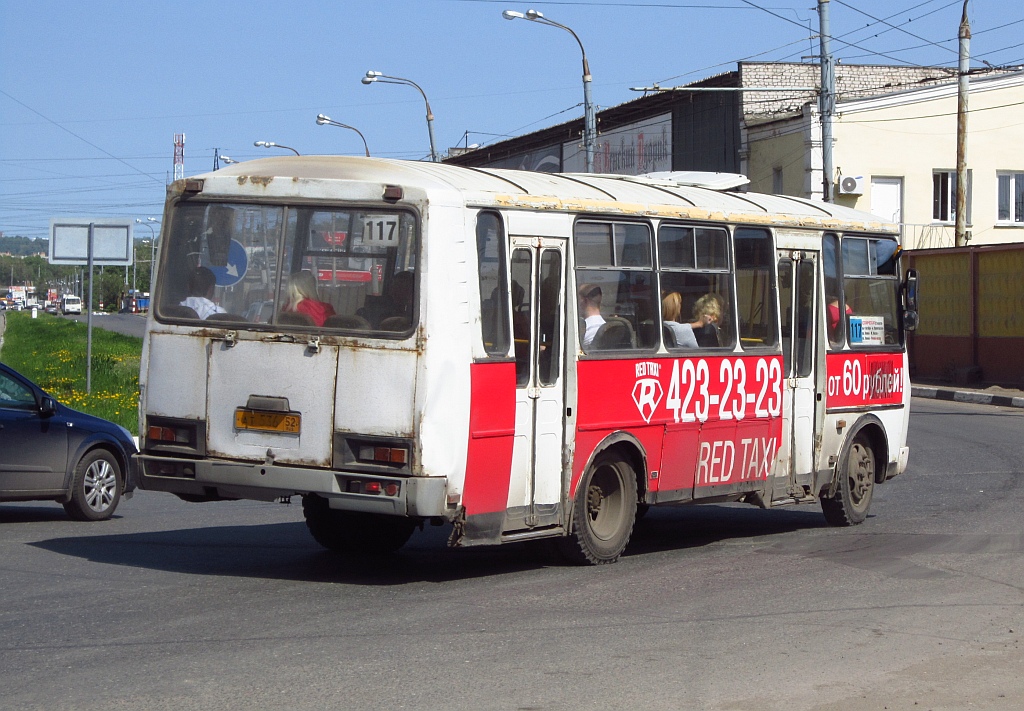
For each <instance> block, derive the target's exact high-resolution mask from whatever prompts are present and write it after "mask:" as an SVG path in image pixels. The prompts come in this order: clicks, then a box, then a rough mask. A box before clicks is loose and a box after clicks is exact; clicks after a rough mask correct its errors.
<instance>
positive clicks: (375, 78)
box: [360, 69, 439, 163]
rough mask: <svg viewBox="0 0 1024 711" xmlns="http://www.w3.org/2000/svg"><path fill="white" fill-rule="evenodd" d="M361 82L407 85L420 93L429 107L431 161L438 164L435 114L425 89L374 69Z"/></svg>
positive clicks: (428, 131) (428, 127)
mask: <svg viewBox="0 0 1024 711" xmlns="http://www.w3.org/2000/svg"><path fill="white" fill-rule="evenodd" d="M360 81H361V82H363V84H366V85H367V86H369V85H370V84H374V83H376V82H380V83H381V84H405V85H406V86H411V87H413V88H414V89H416V90H417V91H418V92H420V96H422V97H423V103H424V104H426V105H427V134H428V135H429V136H430V160H431V162H433V163H437V162H438V160H439V158H438V155H437V149H436V148H435V144H434V112H433V111H431V110H430V101H429V100H428V99H427V94H426V92H424V91H423V88H422V87H420V85H419V84H417V83H416V82H414V81H413V80H412V79H403V78H402V77H392V76H388V75H387V74H381V73H380V72H375V71H373V70H372V69H370V70H369V71H367V72H366V76H364V77H363V78H362V79H360Z"/></svg>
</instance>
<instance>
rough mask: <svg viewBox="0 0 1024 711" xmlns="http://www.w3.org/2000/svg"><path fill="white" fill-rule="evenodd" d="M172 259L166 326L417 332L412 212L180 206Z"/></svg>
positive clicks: (165, 263)
mask: <svg viewBox="0 0 1024 711" xmlns="http://www.w3.org/2000/svg"><path fill="white" fill-rule="evenodd" d="M164 249H165V255H164V256H163V259H162V260H161V272H160V278H159V281H158V287H157V294H156V297H157V302H156V314H157V317H158V318H160V319H161V320H171V321H186V322H188V321H206V322H220V323H229V324H231V327H232V328H247V327H248V328H254V329H261V330H295V329H298V330H304V329H314V330H318V331H324V330H328V331H345V332H358V333H359V334H373V335H381V336H391V337H395V336H399V335H404V334H408V333H411V331H412V329H413V327H414V326H415V322H416V311H415V303H416V298H415V295H416V289H415V287H416V283H417V274H416V273H417V239H416V221H415V218H414V217H413V215H412V214H410V213H407V212H403V211H400V210H394V211H382V210H359V209H349V210H342V209H335V210H326V209H311V208H298V207H294V208H289V207H282V206H267V205H243V204H209V203H204V204H197V203H186V204H179V205H178V206H177V207H176V208H175V210H174V213H173V216H172V224H171V229H170V230H169V232H168V237H167V239H166V243H165V245H164Z"/></svg>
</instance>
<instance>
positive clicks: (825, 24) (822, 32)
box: [818, 0, 966, 202]
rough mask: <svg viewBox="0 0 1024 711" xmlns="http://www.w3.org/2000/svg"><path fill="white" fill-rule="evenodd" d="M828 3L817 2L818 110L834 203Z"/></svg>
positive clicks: (826, 196)
mask: <svg viewBox="0 0 1024 711" xmlns="http://www.w3.org/2000/svg"><path fill="white" fill-rule="evenodd" d="M965 2H966V0H965ZM828 3H829V0H818V23H819V30H818V41H819V46H820V48H821V57H820V59H819V62H820V64H821V93H820V94H819V95H818V109H819V112H820V113H821V168H822V171H821V172H822V179H821V188H822V190H821V198H822V200H824V201H825V202H832V187H833V183H834V178H835V169H834V168H833V167H832V115H833V114H834V113H835V110H836V69H835V63H834V61H833V60H832V48H831V40H832V38H831V34H830V33H831V30H830V29H829V16H828V14H829V12H828V10H829V7H828Z"/></svg>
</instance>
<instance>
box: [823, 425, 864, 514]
mask: <svg viewBox="0 0 1024 711" xmlns="http://www.w3.org/2000/svg"><path fill="white" fill-rule="evenodd" d="M876 471H877V465H876V463H875V451H874V449H872V447H871V440H870V439H868V436H867V434H866V433H864V432H859V433H858V434H857V435H856V436H855V437H854V438H853V441H852V442H851V443H850V447H849V449H847V451H846V455H845V456H844V457H843V460H842V461H841V462H840V471H839V486H838V487H837V490H836V493H835V496H832V497H828V496H822V497H821V512H822V513H823V514H825V520H826V521H828V522H829V524H830V525H832V526H855V525H856V524H858V523H861V522H863V521H864V519H866V518H867V517H868V509H869V508H871V495H872V493H873V492H874V490H875V474H876Z"/></svg>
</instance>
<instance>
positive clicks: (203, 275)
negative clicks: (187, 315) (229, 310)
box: [180, 267, 224, 318]
mask: <svg viewBox="0 0 1024 711" xmlns="http://www.w3.org/2000/svg"><path fill="white" fill-rule="evenodd" d="M216 288H217V277H215V276H214V275H213V272H211V271H210V270H209V269H207V268H206V267H196V268H195V270H193V271H192V273H191V274H189V275H188V293H189V296H188V297H187V298H186V299H185V300H184V301H182V302H181V304H180V305H181V306H187V307H188V308H190V309H192V310H193V311H195V312H196V314H197V315H198V316H199V318H209V317H210V316H212V315H213V314H222V313H224V309H222V308H221V307H220V306H218V305H217V304H215V303H214V302H213V294H214V291H215V290H216Z"/></svg>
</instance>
